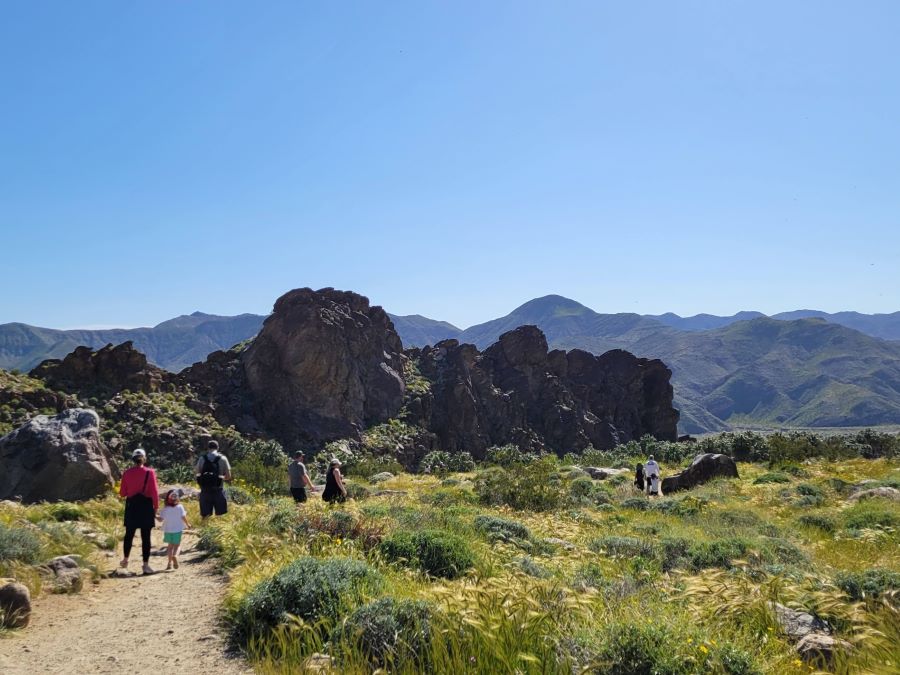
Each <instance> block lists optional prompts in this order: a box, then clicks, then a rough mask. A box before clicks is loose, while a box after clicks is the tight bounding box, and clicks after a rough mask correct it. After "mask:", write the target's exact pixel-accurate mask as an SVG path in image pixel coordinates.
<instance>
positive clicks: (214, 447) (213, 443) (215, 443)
mask: <svg viewBox="0 0 900 675" xmlns="http://www.w3.org/2000/svg"><path fill="white" fill-rule="evenodd" d="M206 447H207V448H209V449H210V450H218V449H219V442H218V441H210V442H209V443H207V444H206Z"/></svg>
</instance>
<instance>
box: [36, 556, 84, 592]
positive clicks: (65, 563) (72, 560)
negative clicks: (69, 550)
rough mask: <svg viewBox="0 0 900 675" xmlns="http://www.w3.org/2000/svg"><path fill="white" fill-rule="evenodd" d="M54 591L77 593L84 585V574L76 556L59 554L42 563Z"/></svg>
mask: <svg viewBox="0 0 900 675" xmlns="http://www.w3.org/2000/svg"><path fill="white" fill-rule="evenodd" d="M43 567H44V569H45V573H46V576H47V577H48V579H49V586H50V590H51V591H52V592H54V593H77V592H78V591H80V590H81V588H82V586H84V576H83V574H82V571H81V566H80V565H79V564H78V560H77V557H76V556H70V555H61V556H58V557H56V558H53V560H50V561H49V562H47V563H45V564H44V565H43Z"/></svg>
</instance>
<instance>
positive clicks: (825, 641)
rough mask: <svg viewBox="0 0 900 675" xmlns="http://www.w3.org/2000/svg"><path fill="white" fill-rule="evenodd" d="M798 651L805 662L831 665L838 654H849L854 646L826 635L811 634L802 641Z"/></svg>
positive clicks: (798, 644) (798, 645)
mask: <svg viewBox="0 0 900 675" xmlns="http://www.w3.org/2000/svg"><path fill="white" fill-rule="evenodd" d="M796 649H797V653H798V654H800V658H802V659H803V660H804V661H807V662H809V661H815V662H819V663H822V662H824V663H825V664H828V665H830V664H831V663H832V661H833V660H834V657H835V655H836V654H837V653H838V652H849V651H851V650H852V649H853V645H851V644H850V643H849V642H847V641H846V640H841V639H840V638H836V637H833V636H831V635H826V634H825V633H810V634H809V635H806V636H804V637H803V638H801V639H800V642H798V643H797V646H796Z"/></svg>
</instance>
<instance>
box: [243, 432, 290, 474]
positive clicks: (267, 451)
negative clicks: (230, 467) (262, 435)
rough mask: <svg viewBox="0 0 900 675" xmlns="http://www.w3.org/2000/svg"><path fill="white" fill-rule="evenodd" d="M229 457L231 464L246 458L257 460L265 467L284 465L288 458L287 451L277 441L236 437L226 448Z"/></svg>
mask: <svg viewBox="0 0 900 675" xmlns="http://www.w3.org/2000/svg"><path fill="white" fill-rule="evenodd" d="M228 455H229V459H230V460H231V462H232V464H235V465H236V464H238V463H239V462H243V461H245V460H248V459H253V460H255V461H258V462H259V463H260V464H262V465H263V466H267V467H285V466H287V464H288V462H289V461H290V460H289V459H288V456H287V453H286V452H285V451H284V448H283V447H282V446H281V443H279V442H278V441H263V440H259V439H257V440H251V441H248V440H246V439H243V438H237V439H235V441H234V442H233V443H232V444H231V447H230V448H229V449H228Z"/></svg>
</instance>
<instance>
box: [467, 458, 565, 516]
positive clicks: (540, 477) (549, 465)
mask: <svg viewBox="0 0 900 675" xmlns="http://www.w3.org/2000/svg"><path fill="white" fill-rule="evenodd" d="M554 469H555V462H554V460H553V459H551V458H549V457H545V458H542V459H539V460H535V461H533V462H531V463H530V464H517V465H513V466H511V467H510V468H508V469H501V468H499V467H491V468H489V469H487V470H485V471H482V472H481V473H479V474H478V476H477V477H476V478H475V494H477V495H478V501H479V502H481V503H482V504H485V505H488V506H500V505H503V504H506V505H507V506H511V507H512V508H514V509H520V510H531V511H550V510H553V509H556V508H559V507H560V506H561V505H562V504H563V502H564V499H565V488H564V486H563V484H562V482H561V481H560V480H558V479H557V480H553V479H552V478H551V474H552V473H553V470H554Z"/></svg>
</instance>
